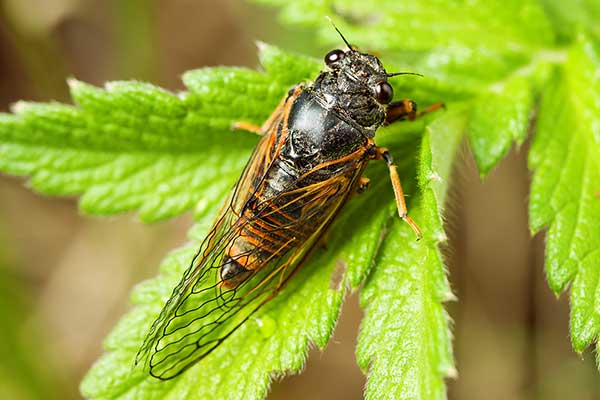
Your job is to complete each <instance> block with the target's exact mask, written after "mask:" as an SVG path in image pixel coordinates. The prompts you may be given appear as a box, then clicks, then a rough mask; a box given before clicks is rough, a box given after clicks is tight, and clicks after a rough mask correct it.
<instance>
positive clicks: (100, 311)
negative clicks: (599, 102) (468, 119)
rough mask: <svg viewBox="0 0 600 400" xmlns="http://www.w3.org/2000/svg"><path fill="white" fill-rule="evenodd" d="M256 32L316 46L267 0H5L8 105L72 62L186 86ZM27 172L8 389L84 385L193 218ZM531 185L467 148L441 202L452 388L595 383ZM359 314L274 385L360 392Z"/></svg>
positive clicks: (50, 90) (15, 262) (16, 236)
mask: <svg viewBox="0 0 600 400" xmlns="http://www.w3.org/2000/svg"><path fill="white" fill-rule="evenodd" d="M131 21H135V23H131ZM275 38H276V39H275ZM256 39H262V40H265V41H267V42H272V43H277V44H280V45H284V46H286V47H293V48H295V49H302V50H303V51H305V52H310V53H312V54H313V55H318V52H319V51H320V49H319V48H318V47H316V46H313V45H312V43H311V40H312V39H311V36H310V33H309V32H306V31H302V30H284V29H283V28H282V27H280V26H279V25H278V24H277V23H276V22H275V13H274V12H273V11H272V10H269V9H265V8H262V7H257V6H250V5H248V4H245V3H242V2H239V1H234V0H227V1H223V0H161V1H149V0H128V1H118V0H111V1H100V0H45V1H42V0H4V1H0V110H2V111H8V109H9V105H10V104H11V103H13V102H15V101H17V100H19V99H27V100H37V101H48V100H53V99H54V100H59V101H69V100H68V96H67V87H66V84H65V78H66V77H67V76H75V77H77V78H78V79H81V80H84V81H87V82H91V83H94V84H98V85H102V84H103V83H104V82H105V81H107V80H121V79H133V78H135V79H142V80H148V81H151V82H153V83H155V84H158V85H160V86H163V87H166V88H169V89H172V90H179V89H182V88H183V87H182V84H181V81H180V79H179V77H180V75H181V73H183V72H184V71H186V70H189V69H193V68H198V67H201V66H207V65H221V64H225V65H247V66H251V67H254V66H255V65H256V63H257V61H256V57H255V45H254V40H256ZM24 183H25V181H24V180H23V179H19V178H13V177H7V176H0V256H1V257H2V258H3V261H1V262H0V269H3V270H4V271H3V272H2V275H1V278H0V279H3V278H6V280H5V284H6V285H9V286H10V288H11V290H12V291H14V292H15V295H14V296H12V295H11V296H10V297H9V304H8V309H10V310H12V311H13V316H12V318H13V320H14V321H12V322H10V321H11V320H10V319H8V318H7V319H4V322H6V325H5V323H2V322H0V328H1V329H10V330H11V331H14V334H13V336H14V338H15V339H14V340H15V343H13V344H12V345H11V343H4V344H0V350H1V351H2V353H0V393H4V394H5V395H6V394H7V393H8V394H9V397H4V396H3V397H4V398H11V399H35V398H42V397H43V398H64V399H70V398H78V397H79V396H80V395H79V394H78V389H77V386H78V382H79V381H80V379H81V378H82V376H83V375H84V373H85V372H86V370H87V369H88V368H89V366H90V365H91V363H92V362H93V361H94V360H95V359H96V358H97V357H98V356H99V354H100V353H101V351H102V349H101V342H102V339H103V337H104V336H105V335H106V334H107V333H108V332H109V331H110V329H111V327H112V326H113V325H114V324H115V323H116V321H117V320H118V319H119V318H120V317H121V316H122V315H123V313H124V312H126V310H127V309H128V307H129V306H128V301H127V299H128V293H129V291H130V289H131V287H132V286H133V285H134V284H135V283H136V282H139V281H140V280H142V279H145V278H148V277H151V276H153V275H155V274H156V271H157V265H158V262H159V261H160V260H161V259H162V258H163V257H164V255H165V254H166V253H167V252H168V251H169V250H170V249H173V248H175V247H177V246H178V245H180V244H181V243H183V242H184V240H185V232H186V229H187V228H188V227H189V226H190V224H191V219H190V216H189V215H185V216H183V217H180V218H178V219H176V220H173V221H170V222H165V223H159V224H154V225H150V226H147V225H142V224H141V223H140V222H138V221H137V219H136V217H135V215H133V214H127V215H122V216H118V217H111V218H104V219H98V218H94V217H89V216H81V215H80V214H79V213H78V211H77V207H76V200H75V199H56V198H44V197H41V196H39V195H37V194H35V193H32V192H30V191H28V190H27V189H26V185H24ZM528 185H529V173H528V171H527V169H526V160H525V151H524V150H521V151H513V152H512V153H511V154H510V155H509V157H508V158H507V159H506V160H505V161H504V162H502V164H501V165H500V167H499V168H497V169H496V170H495V171H494V172H493V173H492V174H491V175H490V177H489V178H488V179H487V180H486V181H485V183H481V182H480V180H479V177H478V175H477V172H476V170H475V167H474V163H473V161H472V158H471V155H470V154H469V152H468V150H466V149H464V150H463V151H462V153H461V155H460V156H459V160H458V165H457V167H456V173H455V178H454V189H453V190H452V192H451V194H450V205H449V212H448V216H447V219H448V227H449V234H450V238H451V240H450V249H448V250H447V251H446V255H447V258H448V264H449V270H450V280H451V283H452V287H453V289H454V292H455V293H456V295H457V297H458V298H459V301H458V302H456V303H452V304H449V306H448V308H449V310H450V313H451V316H452V318H453V320H454V323H453V325H454V335H455V340H454V347H455V352H456V363H457V368H458V371H459V377H458V379H456V380H452V381H450V382H449V391H450V398H452V399H482V398H485V399H566V398H569V399H599V398H600V380H599V379H598V375H597V371H596V368H595V366H594V361H593V354H591V353H590V352H586V353H585V354H584V355H583V357H580V356H578V355H576V354H575V353H573V352H572V351H571V349H570V344H569V339H568V328H567V326H568V301H567V298H566V296H562V297H561V298H560V299H558V301H557V299H556V298H555V297H554V296H553V295H552V293H551V292H550V290H549V289H548V287H547V285H546V283H545V278H544V274H543V245H544V239H543V237H541V236H538V237H536V238H534V239H530V238H529V233H528V228H527V197H528ZM2 287H5V286H2ZM11 293H12V292H11ZM13 303H14V307H13ZM11 307H12V308H11ZM361 315H362V312H361V310H360V309H359V307H358V301H357V297H356V295H353V296H351V297H350V298H348V299H347V302H346V304H345V306H344V310H343V314H342V318H341V321H340V322H339V325H338V327H337V329H336V333H335V336H334V339H333V340H332V342H331V343H330V345H329V346H328V348H327V350H326V351H325V352H324V353H320V352H319V351H315V350H313V351H311V354H310V359H309V362H308V364H307V367H306V369H305V371H304V372H303V374H301V375H299V376H294V377H290V378H287V379H284V380H283V381H280V382H276V383H274V385H273V388H272V393H271V395H270V397H269V398H270V399H358V398H361V393H362V388H363V384H364V381H365V379H364V377H363V375H362V373H361V372H360V370H359V369H358V367H357V366H356V363H355V361H354V353H353V352H354V346H355V340H356V334H357V330H358V326H359V323H360V319H361ZM15 349H17V351H15ZM27 353H29V354H27Z"/></svg>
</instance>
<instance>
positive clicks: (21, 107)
mask: <svg viewBox="0 0 600 400" xmlns="http://www.w3.org/2000/svg"><path fill="white" fill-rule="evenodd" d="M29 105H30V103H29V102H27V101H23V100H19V101H17V102H16V103H14V104H11V106H10V111H11V112H12V113H13V114H22V113H24V112H26V111H27V110H28V109H29Z"/></svg>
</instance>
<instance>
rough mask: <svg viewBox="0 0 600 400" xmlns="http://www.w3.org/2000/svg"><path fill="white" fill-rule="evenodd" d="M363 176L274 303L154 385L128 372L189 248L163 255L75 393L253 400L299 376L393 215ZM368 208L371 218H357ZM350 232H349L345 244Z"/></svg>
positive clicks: (409, 139) (385, 191)
mask: <svg viewBox="0 0 600 400" xmlns="http://www.w3.org/2000/svg"><path fill="white" fill-rule="evenodd" d="M393 139H394V140H393V141H391V142H393V143H395V144H397V145H401V146H403V145H405V146H408V145H409V144H410V145H411V146H414V141H415V138H414V136H409V135H405V136H401V137H396V138H393ZM368 171H369V174H370V176H372V177H373V178H374V179H373V186H372V187H371V188H369V190H368V193H365V194H363V195H361V196H359V198H356V199H353V201H351V202H350V204H349V205H348V207H346V208H345V209H344V211H343V213H342V215H341V216H340V217H339V219H338V221H337V222H336V224H335V225H334V228H333V230H332V232H331V234H330V236H329V240H328V242H327V250H324V249H322V248H317V249H316V251H315V253H314V254H313V256H311V258H310V259H309V260H308V261H307V262H306V263H305V265H304V266H303V267H302V268H300V270H299V271H298V272H297V273H296V274H295V275H294V277H293V279H292V280H291V281H290V282H289V283H288V284H287V285H286V286H285V288H284V289H283V290H282V291H281V292H280V293H279V294H278V295H277V296H276V297H275V299H273V300H272V301H271V302H269V303H268V304H267V305H265V306H264V307H263V308H261V309H260V311H259V312H258V313H257V314H256V315H255V316H254V317H253V318H252V319H250V320H249V321H248V322H247V323H246V324H244V325H243V326H242V327H241V328H240V329H239V330H237V331H236V332H235V333H234V334H233V335H232V336H231V337H230V338H228V339H227V342H226V343H225V344H223V345H222V346H220V347H219V348H217V350H215V351H214V352H212V353H211V354H210V355H208V356H207V357H206V358H205V359H203V360H202V361H200V362H199V363H198V364H196V365H195V366H193V367H192V368H191V369H190V370H189V371H187V372H186V373H185V374H183V375H181V376H179V377H177V378H175V379H173V380H170V381H166V382H160V383H159V382H158V381H156V379H154V378H152V377H150V376H149V375H148V373H147V372H146V371H143V370H141V369H140V368H137V369H133V363H134V359H135V355H136V352H137V351H138V349H139V347H140V344H141V343H142V340H143V338H144V335H145V334H146V333H147V330H148V328H149V326H150V323H151V322H152V320H153V318H154V317H155V316H156V315H157V314H158V312H159V311H160V309H161V307H162V306H163V304H164V302H165V301H166V299H167V298H168V297H169V295H170V293H171V290H172V288H173V286H174V285H175V284H176V283H177V281H178V280H179V278H180V276H181V274H182V273H183V270H184V269H185V268H186V267H187V266H188V263H189V261H190V260H191V258H192V256H193V253H194V251H195V250H196V249H195V246H194V245H190V246H187V247H185V248H183V249H181V250H180V251H177V252H174V253H173V254H172V255H170V256H169V257H168V258H167V259H166V260H165V262H164V264H163V266H162V268H161V271H162V274H161V275H160V276H159V277H158V278H156V279H154V280H153V281H150V282H148V283H145V284H142V285H140V286H139V287H138V289H137V290H136V291H135V292H134V295H133V302H134V304H136V307H135V308H134V309H133V311H132V312H131V313H130V314H129V315H127V316H125V317H124V318H123V320H122V321H121V322H120V323H119V325H118V326H117V328H115V330H114V331H113V332H112V333H111V335H110V336H109V338H108V339H107V341H106V344H105V347H106V349H107V351H108V354H106V355H104V356H103V357H102V358H101V359H100V361H98V363H97V364H96V365H95V366H94V367H93V368H92V370H91V371H90V372H89V374H88V375H87V377H86V378H85V380H84V381H83V383H82V386H81V389H82V393H83V394H84V395H85V396H87V397H90V398H94V399H117V398H118V399H126V398H139V397H143V398H161V399H179V398H183V397H185V398H198V399H202V398H227V399H260V398H263V397H264V396H265V394H266V391H267V389H268V386H269V383H270V381H271V380H272V379H273V377H277V376H282V375H284V374H287V373H294V372H298V371H300V370H301V369H302V367H303V365H304V363H305V359H306V353H307V350H308V346H309V344H310V343H314V344H316V345H317V346H318V347H319V348H321V349H322V348H324V347H325V346H326V344H327V342H328V341H329V338H330V336H331V334H332V331H333V328H334V325H335V322H336V320H337V318H338V315H339V312H340V307H341V302H342V299H343V297H344V294H345V292H346V290H347V287H349V286H350V287H357V286H358V285H359V284H360V283H361V282H362V281H363V279H364V277H365V276H366V275H367V273H368V271H369V269H370V267H371V266H372V265H373V261H374V257H375V254H376V253H377V250H378V248H379V246H380V243H381V235H382V230H383V227H384V225H385V224H387V223H388V222H389V220H390V217H391V216H392V215H393V214H392V213H391V212H390V205H391V204H392V203H393V194H392V193H391V191H390V188H389V182H388V180H387V176H386V171H385V169H384V168H383V165H374V166H372V168H369V170H368ZM367 207H368V208H369V209H370V210H371V212H369V213H365V212H364V210H365V208H367ZM209 221H210V218H206V219H205V223H204V224H203V226H202V227H195V228H193V229H192V232H193V236H192V239H194V241H195V242H196V243H197V242H198V241H199V240H200V239H201V238H202V236H203V235H202V233H204V232H205V230H206V229H207V227H208V225H207V224H208V222H209ZM350 230H352V231H353V234H352V237H351V238H348V235H347V232H348V231H350ZM409 240H410V241H413V240H414V236H413V237H411V238H410V239H409ZM307 299H310V301H307ZM438 306H439V307H441V306H440V305H439V304H438ZM444 323H445V320H444ZM446 329H447V327H446ZM446 344H447V345H449V342H446ZM232 388H235V389H234V390H232ZM192 394H193V397H190V396H192Z"/></svg>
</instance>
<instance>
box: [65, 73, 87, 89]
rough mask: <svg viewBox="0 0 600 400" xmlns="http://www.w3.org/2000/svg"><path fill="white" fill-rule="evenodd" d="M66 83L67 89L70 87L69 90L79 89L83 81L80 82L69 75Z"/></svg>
mask: <svg viewBox="0 0 600 400" xmlns="http://www.w3.org/2000/svg"><path fill="white" fill-rule="evenodd" d="M67 85H69V89H71V91H76V90H77V89H80V88H81V87H82V86H84V85H85V83H83V82H81V81H80V80H78V79H77V78H74V77H72V76H70V77H68V78H67Z"/></svg>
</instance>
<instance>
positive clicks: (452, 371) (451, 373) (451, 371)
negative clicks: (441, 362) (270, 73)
mask: <svg viewBox="0 0 600 400" xmlns="http://www.w3.org/2000/svg"><path fill="white" fill-rule="evenodd" d="M446 377H448V378H450V379H458V370H457V369H456V368H454V367H450V368H448V369H447V370H446Z"/></svg>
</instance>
